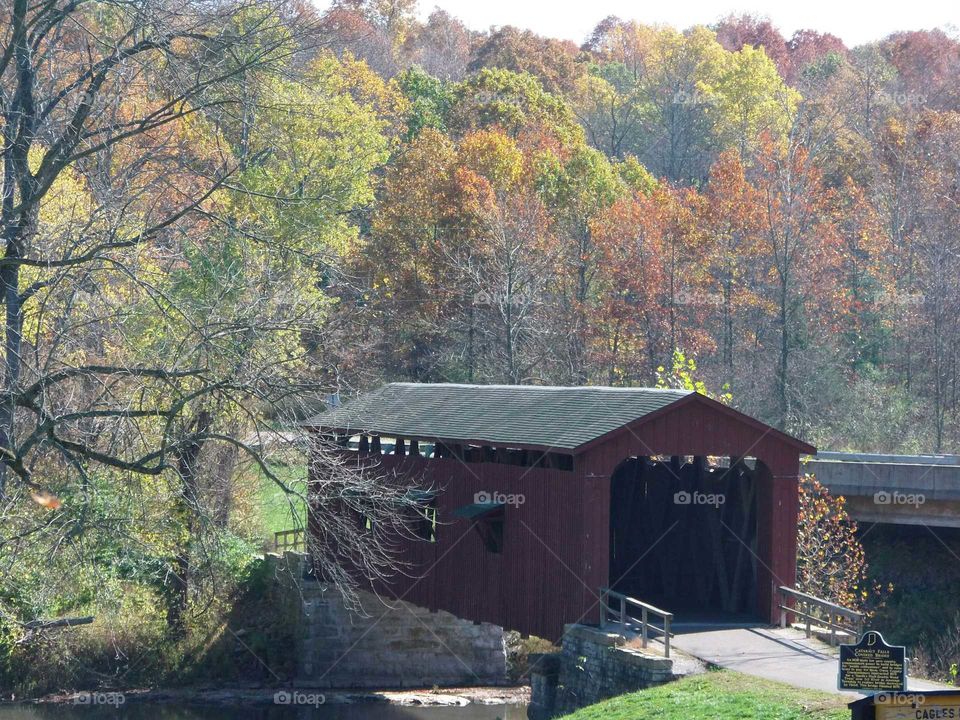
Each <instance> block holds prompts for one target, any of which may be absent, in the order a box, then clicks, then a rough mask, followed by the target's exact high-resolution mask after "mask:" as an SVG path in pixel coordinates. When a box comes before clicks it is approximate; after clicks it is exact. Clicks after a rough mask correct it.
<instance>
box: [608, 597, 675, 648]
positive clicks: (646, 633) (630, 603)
mask: <svg viewBox="0 0 960 720" xmlns="http://www.w3.org/2000/svg"><path fill="white" fill-rule="evenodd" d="M611 600H614V601H616V602H617V606H616V607H614V606H613V605H611V604H610V601H611ZM637 610H639V617H638V616H637V614H636V612H637ZM651 615H656V616H658V617H659V618H660V619H661V621H662V622H663V627H658V626H657V625H654V624H653V623H651V622H650V616H651ZM611 619H612V621H613V622H614V623H616V624H619V625H620V626H621V627H622V628H623V630H627V629H629V628H630V626H631V625H637V626H639V628H640V640H641V643H642V646H643V647H646V646H647V641H648V640H649V638H650V631H651V630H653V631H654V633H658V634H660V635H662V636H663V656H664V657H670V638H671V637H673V634H672V633H671V632H670V623H672V622H673V613H669V612H667V611H666V610H661V609H660V608H658V607H654V606H653V605H650V604H648V603H645V602H642V601H640V600H637V599H636V598H632V597H630V596H629V595H624V594H622V593H618V592H615V591H613V590H611V589H610V588H600V629H601V630H602V629H604V627H606V625H607V623H608V622H610V621H611Z"/></svg>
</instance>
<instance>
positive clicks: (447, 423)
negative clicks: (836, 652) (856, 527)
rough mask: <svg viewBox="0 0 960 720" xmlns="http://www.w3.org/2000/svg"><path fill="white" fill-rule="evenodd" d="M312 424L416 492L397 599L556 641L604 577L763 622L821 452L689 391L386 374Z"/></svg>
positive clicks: (652, 597) (655, 595) (792, 566)
mask: <svg viewBox="0 0 960 720" xmlns="http://www.w3.org/2000/svg"><path fill="white" fill-rule="evenodd" d="M306 424H307V425H308V427H310V428H312V429H313V430H315V431H317V432H322V433H325V434H327V435H329V436H333V437H336V438H337V439H338V440H339V442H340V443H341V445H342V446H343V447H344V452H349V453H356V454H357V456H358V457H357V462H358V463H368V462H370V460H371V459H375V460H376V461H377V462H378V463H379V465H380V466H381V467H382V468H383V469H385V470H394V471H396V472H397V473H399V474H400V475H401V476H404V477H408V478H409V479H410V480H411V481H414V482H416V483H417V484H418V485H419V486H421V487H422V488H424V490H426V491H428V492H426V493H425V495H424V497H425V509H426V515H425V517H426V518H427V519H428V520H429V521H430V522H431V524H432V526H431V528H430V529H428V531H427V532H424V533H421V535H422V538H420V539H410V540H404V541H403V543H404V544H403V547H402V557H403V560H404V561H405V562H407V563H408V564H409V565H408V569H407V570H406V572H405V573H403V574H399V575H398V576H397V578H396V580H395V581H393V582H392V583H391V585H390V586H389V587H386V588H378V589H379V590H381V591H386V592H387V593H389V594H391V595H393V596H394V597H399V598H402V599H404V600H406V601H408V602H412V603H416V604H418V605H422V606H424V607H428V608H430V609H442V610H447V611H449V612H451V613H453V614H455V615H458V616H459V617H462V618H466V619H471V620H475V621H485V622H491V623H495V624H497V625H501V626H503V627H505V628H507V629H513V630H517V631H520V632H522V633H529V634H534V635H539V636H542V637H546V638H551V639H556V638H558V637H559V636H560V635H561V634H562V631H563V626H564V624H566V623H572V622H596V621H597V620H598V615H599V610H598V593H599V590H600V588H601V587H609V588H612V589H614V590H617V591H620V592H623V593H625V594H628V595H631V596H633V597H637V598H639V599H641V600H644V601H647V602H651V603H656V604H659V605H661V606H662V607H665V608H667V609H669V610H671V611H675V612H680V613H682V612H684V611H687V612H690V613H698V612H717V611H722V612H729V613H738V614H741V615H743V614H748V615H752V616H753V617H756V618H759V619H765V620H770V621H771V622H773V621H776V619H777V617H778V615H779V613H778V610H777V602H776V599H775V593H774V592H773V588H774V587H775V585H790V586H792V585H793V584H794V579H795V574H796V530H797V505H798V472H799V456H800V454H801V453H814V452H815V449H814V448H813V447H811V446H810V445H807V444H806V443H804V442H801V441H800V440H797V439H795V438H793V437H790V436H788V435H786V434H784V433H782V432H780V431H778V430H776V429H774V428H772V427H770V426H768V425H765V424H763V423H761V422H759V421H757V420H755V419H753V418H751V417H749V416H747V415H744V414H743V413H740V412H738V411H736V410H734V409H732V408H730V407H728V406H726V405H723V404H721V403H718V402H716V401H714V400H711V399H709V398H707V397H704V396H703V395H700V394H697V393H692V392H685V391H677V390H662V389H650V388H610V387H541V386H506V385H459V384H417V383H392V384H389V385H385V386H383V387H381V388H380V389H379V390H376V391H374V392H371V393H368V394H366V395H364V396H361V397H360V398H358V399H356V400H354V401H352V402H348V403H347V404H345V405H343V406H341V407H337V408H334V409H332V410H329V411H327V412H325V413H323V414H321V415H319V416H317V417H315V418H312V419H311V420H309V421H308V422H307V423H306ZM371 456H378V457H376V458H371ZM434 519H435V524H434Z"/></svg>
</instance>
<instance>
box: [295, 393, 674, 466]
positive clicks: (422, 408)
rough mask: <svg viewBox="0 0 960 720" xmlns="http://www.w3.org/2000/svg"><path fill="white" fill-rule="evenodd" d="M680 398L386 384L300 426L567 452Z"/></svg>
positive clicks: (665, 394) (647, 394)
mask: <svg viewBox="0 0 960 720" xmlns="http://www.w3.org/2000/svg"><path fill="white" fill-rule="evenodd" d="M688 394H689V393H688V392H687V391H683V390H659V389H654V388H612V387H544V386H538V385H457V384H448V383H438V384H429V383H390V384H389V385H384V386H383V387H381V388H379V389H378V390H374V391H373V392H369V393H367V394H365V395H362V396H360V397H359V398H357V399H356V400H352V401H349V402H347V403H345V404H344V405H341V406H340V407H338V408H334V409H332V410H328V411H327V412H325V413H321V414H320V415H317V416H316V417H313V418H311V419H309V420H307V421H306V422H304V425H307V426H309V427H316V428H327V429H331V430H341V431H345V432H350V433H354V432H367V433H374V434H379V435H384V436H388V437H389V436H400V437H408V438H420V439H441V440H461V441H475V442H483V443H489V444H491V445H507V446H509V445H511V444H516V445H535V446H543V447H553V448H558V449H567V450H573V449H576V448H578V447H580V446H581V445H583V444H584V443H587V442H590V441H591V440H594V439H596V438H598V437H600V436H602V435H605V434H606V433H608V432H610V431H612V430H616V429H617V428H620V427H622V426H623V425H626V424H627V423H629V422H632V421H633V420H637V419H638V418H641V417H643V416H644V415H648V414H649V413H652V412H654V411H655V410H659V409H660V408H662V407H665V406H667V405H669V404H671V403H673V402H676V401H677V400H679V399H680V398H682V397H684V396H686V395H688Z"/></svg>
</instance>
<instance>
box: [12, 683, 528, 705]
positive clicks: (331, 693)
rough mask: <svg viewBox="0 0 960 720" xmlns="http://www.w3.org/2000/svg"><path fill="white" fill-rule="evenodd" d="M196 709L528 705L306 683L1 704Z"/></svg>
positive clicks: (514, 693) (515, 690)
mask: <svg viewBox="0 0 960 720" xmlns="http://www.w3.org/2000/svg"><path fill="white" fill-rule="evenodd" d="M130 703H137V704H156V705H175V704H184V705H196V706H203V705H206V706H219V707H229V706H232V705H247V706H250V705H252V706H269V705H305V704H306V705H317V706H319V705H355V704H360V703H388V704H391V705H398V706H407V707H463V706H466V705H471V704H476V705H525V704H529V703H530V686H529V685H515V686H496V687H469V688H462V687H461V688H405V689H384V690H355V689H349V688H339V689H338V688H317V687H310V686H308V685H304V686H298V685H293V684H287V685H273V686H266V685H257V686H250V685H243V686H236V687H224V686H218V687H213V686H195V687H186V688H171V689H151V688H128V689H100V690H92V691H75V692H59V693H51V694H48V695H43V696H41V697H38V698H29V699H23V700H20V699H7V698H4V699H3V700H0V707H2V706H10V705H110V704H113V705H118V706H119V705H126V704H130Z"/></svg>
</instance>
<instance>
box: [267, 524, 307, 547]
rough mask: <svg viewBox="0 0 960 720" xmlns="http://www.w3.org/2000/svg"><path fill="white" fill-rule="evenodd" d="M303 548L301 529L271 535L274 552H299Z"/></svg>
mask: <svg viewBox="0 0 960 720" xmlns="http://www.w3.org/2000/svg"><path fill="white" fill-rule="evenodd" d="M303 547H304V536H303V528H298V529H296V530H280V531H278V532H275V533H274V534H273V549H274V550H301V549H303Z"/></svg>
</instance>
